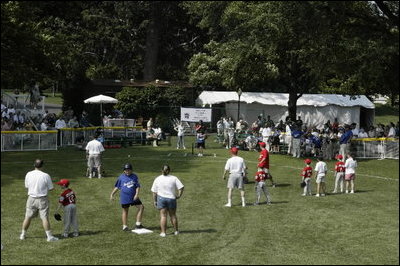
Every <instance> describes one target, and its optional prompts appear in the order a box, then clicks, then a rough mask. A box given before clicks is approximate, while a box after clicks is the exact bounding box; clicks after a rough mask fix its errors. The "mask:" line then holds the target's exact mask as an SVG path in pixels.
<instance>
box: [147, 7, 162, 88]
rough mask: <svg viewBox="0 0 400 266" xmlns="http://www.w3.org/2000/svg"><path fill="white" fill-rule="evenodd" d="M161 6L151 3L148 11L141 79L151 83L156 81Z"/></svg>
mask: <svg viewBox="0 0 400 266" xmlns="http://www.w3.org/2000/svg"><path fill="white" fill-rule="evenodd" d="M160 11H161V5H160V2H158V1H156V2H152V3H151V10H150V19H149V20H150V21H149V25H148V26H147V32H146V55H145V62H144V69H143V79H144V80H145V81H152V80H155V79H156V69H157V58H158V49H159V44H160V32H161V31H160V27H161V25H160V24H161V23H160V21H161V19H160V18H161V15H162V14H161V12H160Z"/></svg>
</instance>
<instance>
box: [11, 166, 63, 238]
mask: <svg viewBox="0 0 400 266" xmlns="http://www.w3.org/2000/svg"><path fill="white" fill-rule="evenodd" d="M43 164H44V162H43V160H41V159H36V160H35V163H34V167H35V170H33V171H30V172H28V173H27V174H26V176H25V188H27V189H28V200H27V202H26V212H25V219H24V222H23V223H22V232H21V235H20V236H19V239H21V240H24V239H25V238H26V231H27V230H28V228H29V225H30V224H31V220H32V218H34V217H35V216H37V214H38V213H39V215H40V219H42V225H43V228H44V230H45V232H46V236H47V242H52V241H57V240H58V238H57V237H54V236H53V234H52V233H51V228H50V221H49V211H50V206H49V199H48V197H47V196H48V193H49V191H51V190H53V189H54V187H53V183H52V181H51V178H50V176H49V175H48V174H47V173H45V172H43V171H42V167H43Z"/></svg>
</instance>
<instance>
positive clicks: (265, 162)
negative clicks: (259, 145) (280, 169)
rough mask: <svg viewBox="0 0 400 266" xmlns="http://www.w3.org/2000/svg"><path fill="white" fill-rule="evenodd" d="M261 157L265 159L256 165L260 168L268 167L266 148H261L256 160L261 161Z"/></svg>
mask: <svg viewBox="0 0 400 266" xmlns="http://www.w3.org/2000/svg"><path fill="white" fill-rule="evenodd" d="M263 158H265V160H264V161H263V162H262V163H259V164H258V165H257V166H258V167H260V168H267V169H269V153H268V151H267V150H266V149H265V150H262V151H261V152H260V156H259V157H258V161H259V162H261V161H262V159H263Z"/></svg>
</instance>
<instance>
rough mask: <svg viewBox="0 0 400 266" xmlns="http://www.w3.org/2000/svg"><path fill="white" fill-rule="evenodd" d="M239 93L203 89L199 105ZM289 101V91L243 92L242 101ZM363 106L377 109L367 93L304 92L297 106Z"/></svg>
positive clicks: (283, 103)
mask: <svg viewBox="0 0 400 266" xmlns="http://www.w3.org/2000/svg"><path fill="white" fill-rule="evenodd" d="M237 101H238V95H237V93H236V92H235V91H203V92H202V93H201V94H200V95H199V97H198V98H197V100H196V103H197V104H198V105H205V104H211V105H213V104H219V103H225V102H237ZM288 101H289V94H288V93H272V92H243V93H242V95H241V97H240V102H243V103H244V102H245V103H248V104H250V103H260V104H265V105H280V106H287V105H288ZM327 105H338V106H346V107H350V106H362V107H365V108H369V109H375V105H374V104H373V103H372V102H371V101H370V100H368V98H367V97H366V96H365V95H359V96H357V97H356V98H355V99H354V100H353V99H351V98H350V96H349V95H346V96H343V95H341V94H303V96H301V97H300V98H299V99H298V100H297V106H327Z"/></svg>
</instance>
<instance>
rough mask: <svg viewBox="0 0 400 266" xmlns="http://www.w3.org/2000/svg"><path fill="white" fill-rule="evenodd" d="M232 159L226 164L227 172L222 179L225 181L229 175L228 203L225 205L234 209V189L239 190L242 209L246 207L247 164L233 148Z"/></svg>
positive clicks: (236, 149)
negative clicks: (244, 181) (244, 177)
mask: <svg viewBox="0 0 400 266" xmlns="http://www.w3.org/2000/svg"><path fill="white" fill-rule="evenodd" d="M230 151H231V155H232V157H231V158H230V159H228V161H227V162H226V164H225V171H224V174H223V176H222V179H225V177H226V175H227V174H228V173H229V179H228V184H227V188H228V203H227V204H225V207H232V190H233V189H234V188H238V189H239V190H240V197H241V199H242V207H245V206H246V202H245V198H244V185H243V176H244V174H245V170H246V168H247V167H246V164H245V162H244V160H243V158H242V157H239V156H237V154H238V151H239V150H238V148H236V147H233V148H231V150H230Z"/></svg>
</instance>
